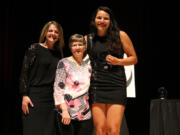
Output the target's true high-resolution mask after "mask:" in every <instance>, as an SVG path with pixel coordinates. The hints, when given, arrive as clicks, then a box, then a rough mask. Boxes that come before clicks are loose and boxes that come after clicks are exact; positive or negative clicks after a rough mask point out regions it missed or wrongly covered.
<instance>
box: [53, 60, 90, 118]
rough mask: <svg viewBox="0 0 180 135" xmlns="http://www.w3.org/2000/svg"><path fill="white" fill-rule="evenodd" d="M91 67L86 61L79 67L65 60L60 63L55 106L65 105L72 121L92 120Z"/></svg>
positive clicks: (57, 74) (57, 70)
mask: <svg viewBox="0 0 180 135" xmlns="http://www.w3.org/2000/svg"><path fill="white" fill-rule="evenodd" d="M90 77H91V66H90V64H89V59H86V60H85V59H84V60H83V61H82V64H81V65H80V66H79V65H77V63H76V62H74V61H71V60H69V59H68V58H64V59H62V60H60V61H59V62H58V65H57V69H56V77H55V82H54V100H55V105H59V104H62V103H65V104H66V105H67V108H68V112H69V114H70V116H71V119H74V120H86V119H89V118H91V111H90V106H89V101H88V100H89V95H88V89H89V86H90Z"/></svg>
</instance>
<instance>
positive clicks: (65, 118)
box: [62, 110, 71, 125]
mask: <svg viewBox="0 0 180 135" xmlns="http://www.w3.org/2000/svg"><path fill="white" fill-rule="evenodd" d="M70 122H71V117H70V115H69V113H68V111H67V110H64V111H62V123H63V124H64V125H69V124H70Z"/></svg>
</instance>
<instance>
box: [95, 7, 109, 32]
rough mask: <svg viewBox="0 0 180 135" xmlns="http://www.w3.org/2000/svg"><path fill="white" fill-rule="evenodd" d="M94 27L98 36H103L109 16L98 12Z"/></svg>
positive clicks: (107, 26) (107, 25)
mask: <svg viewBox="0 0 180 135" xmlns="http://www.w3.org/2000/svg"><path fill="white" fill-rule="evenodd" d="M95 25H96V28H97V32H98V34H100V35H102V34H105V33H106V32H107V30H108V28H109V26H110V15H109V14H108V13H107V12H105V11H103V10H99V11H98V12H97V14H96V17H95Z"/></svg>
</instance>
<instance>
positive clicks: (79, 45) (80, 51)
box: [71, 41, 85, 59]
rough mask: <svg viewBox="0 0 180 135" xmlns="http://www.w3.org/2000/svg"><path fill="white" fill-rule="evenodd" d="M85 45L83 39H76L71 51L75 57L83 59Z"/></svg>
mask: <svg viewBox="0 0 180 135" xmlns="http://www.w3.org/2000/svg"><path fill="white" fill-rule="evenodd" d="M84 51H85V45H84V44H83V42H81V41H75V42H73V43H72V44H71V52H72V55H73V57H74V58H75V59H83V55H84Z"/></svg>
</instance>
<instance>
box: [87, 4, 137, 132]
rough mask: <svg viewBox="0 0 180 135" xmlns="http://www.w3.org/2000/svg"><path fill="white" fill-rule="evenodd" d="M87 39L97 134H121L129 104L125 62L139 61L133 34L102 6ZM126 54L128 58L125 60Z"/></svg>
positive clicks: (91, 94)
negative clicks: (125, 29) (130, 36)
mask: <svg viewBox="0 0 180 135" xmlns="http://www.w3.org/2000/svg"><path fill="white" fill-rule="evenodd" d="M91 28H92V29H91V34H89V35H87V36H85V38H86V39H87V53H88V54H89V56H90V60H91V66H92V76H91V85H90V90H89V91H90V98H91V101H92V114H93V121H94V125H95V129H96V135H107V134H108V135H119V133H120V126H121V122H122V118H123V115H124V110H125V106H126V100H127V99H126V76H125V71H124V65H132V64H136V63H137V56H136V52H135V49H134V47H133V43H132V41H131V39H130V38H129V36H128V35H127V34H126V33H125V32H124V31H121V30H120V29H119V28H118V26H117V22H116V20H115V19H114V17H113V14H112V12H111V10H110V9H109V8H108V7H99V8H98V9H97V10H96V11H95V13H94V15H93V16H92V20H91ZM124 53H126V54H127V56H128V57H127V58H124V59H123V55H124Z"/></svg>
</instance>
